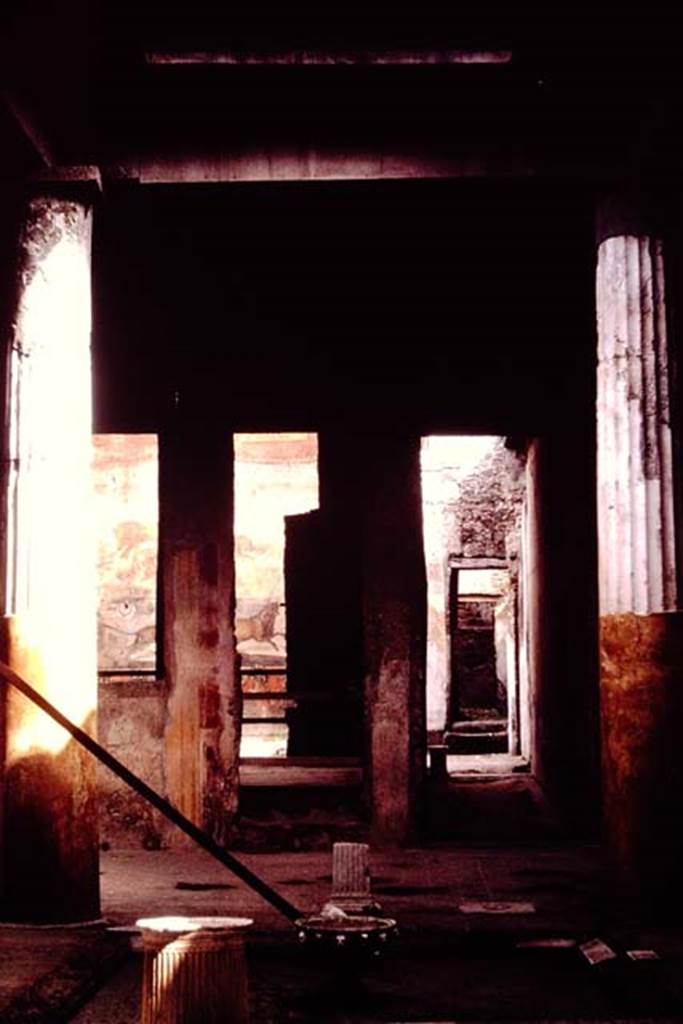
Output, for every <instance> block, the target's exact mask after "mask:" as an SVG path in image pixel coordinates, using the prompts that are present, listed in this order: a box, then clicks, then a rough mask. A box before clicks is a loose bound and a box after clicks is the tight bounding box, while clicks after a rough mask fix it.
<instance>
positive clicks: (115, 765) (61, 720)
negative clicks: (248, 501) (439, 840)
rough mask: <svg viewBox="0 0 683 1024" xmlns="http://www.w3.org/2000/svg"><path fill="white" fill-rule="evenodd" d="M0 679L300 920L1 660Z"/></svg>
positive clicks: (278, 906) (265, 896) (251, 885)
mask: <svg viewBox="0 0 683 1024" xmlns="http://www.w3.org/2000/svg"><path fill="white" fill-rule="evenodd" d="M0 677H2V678H3V679H4V680H5V681H6V682H8V683H11V685H12V686H14V687H15V688H16V689H17V690H19V692H20V693H23V695H24V696H25V697H27V698H28V699H29V700H31V701H33V703H34V704H36V705H37V706H38V707H39V708H40V709H41V711H44V712H45V714H47V715H49V716H50V718H52V719H54V721H55V722H57V723H58V724H59V725H61V726H62V728H63V729H66V731H67V732H68V733H70V735H71V736H73V738H74V739H75V740H76V742H77V743H80V744H81V746H82V747H85V749H86V750H87V751H89V752H90V753H91V754H92V755H93V757H96V758H97V760H98V761H100V762H101V763H102V764H103V765H105V766H106V767H107V768H109V769H110V771H112V772H114V774H115V775H118V777H119V778H120V779H123V781H124V782H125V783H126V784H127V785H128V786H130V787H131V789H134V790H135V792H136V793H139V794H140V796H141V797H143V799H145V800H147V802H148V803H150V804H151V805H152V807H156V809H157V810H158V811H160V812H161V814H163V815H164V817H166V818H168V820H169V821H172V822H173V824H174V825H177V826H178V828H179V829H181V831H182V832H184V833H185V835H187V836H189V837H190V839H193V840H194V841H195V843H197V845H198V846H201V847H202V849H203V850H206V852H207V853H210V854H211V856H212V857H215V858H216V860H218V861H220V863H221V864H222V865H223V867H226V868H228V870H229V871H232V873H233V874H234V875H237V877H238V878H240V879H241V880H242V881H243V882H244V883H245V884H246V885H248V886H249V888H250V889H253V890H254V892H257V893H258V894H259V896H262V897H263V899H264V900H266V901H267V902H268V903H270V904H271V906H273V907H275V909H276V910H279V911H280V913H281V914H284V916H285V917H286V918H288V919H289V920H290V921H295V920H296V919H297V918H299V917H303V914H302V912H301V911H300V910H298V909H297V908H296V907H295V906H294V905H293V904H292V903H290V902H289V900H286V899H285V898H284V896H281V895H280V894H279V893H278V892H276V891H275V890H274V889H272V888H271V887H270V886H269V885H268V884H267V883H266V882H264V881H263V879H262V878H259V876H258V875H255V874H254V872H253V871H250V870H249V868H248V867H246V866H245V865H244V864H243V863H242V862H241V861H240V860H238V859H237V858H236V857H234V856H233V855H232V854H231V853H228V851H227V850H224V849H223V847H222V846H219V845H218V843H216V842H215V841H214V840H213V839H212V838H211V836H209V835H207V833H206V832H204V831H202V829H200V828H198V827H197V826H196V825H194V824H193V823H192V822H191V821H190V820H189V818H186V817H185V815H184V814H181V813H180V811H178V810H176V808H175V807H174V806H173V804H170V803H169V802H168V800H165V799H164V798H163V797H162V796H159V794H158V793H157V792H156V791H155V790H153V789H152V788H151V787H150V786H148V785H147V783H145V782H143V781H142V779H140V778H138V776H137V775H135V774H134V773H133V772H131V771H130V770H129V769H128V768H126V766H125V765H123V764H121V762H120V761H119V760H117V759H116V758H115V757H113V755H112V754H110V753H109V752H108V751H107V750H105V749H104V747H102V746H100V744H99V743H98V742H97V741H96V740H94V739H93V738H92V736H89V735H88V734H87V732H84V731H83V729H80V728H79V727H78V726H77V725H74V723H73V722H72V721H70V720H69V719H68V718H66V716H65V715H63V714H62V713H61V711H58V710H57V708H56V707H54V705H53V704H51V703H50V702H49V701H48V700H46V699H45V697H43V696H42V695H41V694H40V693H38V692H37V691H36V690H34V689H33V687H32V686H31V685H30V684H29V683H27V682H26V680H25V679H22V677H21V676H19V675H17V673H16V672H14V671H13V670H12V669H11V668H9V666H8V665H5V663H4V662H2V661H0Z"/></svg>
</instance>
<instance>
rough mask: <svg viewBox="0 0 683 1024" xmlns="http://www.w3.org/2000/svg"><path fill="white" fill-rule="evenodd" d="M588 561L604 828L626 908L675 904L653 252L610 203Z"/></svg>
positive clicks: (671, 645)
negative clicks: (593, 529)
mask: <svg viewBox="0 0 683 1024" xmlns="http://www.w3.org/2000/svg"><path fill="white" fill-rule="evenodd" d="M598 226H599V235H598V254H597V291H596V298H597V326H598V389H597V443H598V465H597V469H598V567H599V598H600V705H601V726H602V770H603V787H602V789H603V813H604V825H605V837H606V839H607V841H608V844H609V848H610V850H611V853H612V857H613V862H614V864H613V866H614V872H613V877H614V879H615V880H617V881H619V883H621V885H622V888H625V889H626V890H627V891H628V894H629V895H628V898H629V899H631V900H633V901H634V904H641V903H645V904H646V905H647V906H648V907H650V908H652V909H653V910H655V911H656V912H657V913H659V914H661V913H666V912H667V911H668V910H674V909H675V908H676V907H680V906H681V905H683V884H682V883H681V877H680V860H681V856H683V840H682V839H681V836H680V829H679V822H678V815H677V814H676V813H672V808H675V807H677V806H678V802H679V800H680V792H681V787H682V786H683V755H682V752H681V741H680V736H681V727H682V726H683V700H682V699H681V678H680V675H681V665H682V664H683V614H681V612H680V611H679V610H678V605H679V596H678V587H677V578H678V577H677V551H676V528H675V521H674V515H675V502H674V493H675V483H676V480H675V470H676V467H675V465H674V459H673V437H672V423H671V410H670V387H671V384H672V379H673V378H672V373H671V363H670V353H669V344H668V338H667V317H666V293H665V273H664V248H663V242H662V239H661V237H659V235H658V234H657V233H656V232H655V231H653V230H652V227H651V223H650V222H649V220H648V219H647V218H646V217H645V216H644V214H643V210H642V209H639V208H638V206H637V205H636V204H634V203H633V202H628V201H625V200H624V199H623V198H621V199H620V200H617V201H613V202H612V203H606V204H605V205H604V207H603V208H602V209H601V210H600V212H599V219H598Z"/></svg>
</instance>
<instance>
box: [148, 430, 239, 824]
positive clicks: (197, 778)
mask: <svg viewBox="0 0 683 1024" xmlns="http://www.w3.org/2000/svg"><path fill="white" fill-rule="evenodd" d="M159 535H160V551H161V573H162V587H161V590H162V603H163V609H162V621H163V634H164V640H163V650H164V670H165V678H166V683H167V688H168V708H167V724H166V732H165V749H166V786H167V793H168V797H169V799H170V800H171V802H172V803H173V804H175V806H176V807H177V808H178V810H180V811H182V813H183V814H185V815H186V816H187V817H188V818H189V819H190V820H191V821H193V822H194V823H195V824H196V825H198V826H200V827H202V828H204V829H206V831H207V832H209V833H210V834H211V835H212V836H213V838H214V839H215V840H216V841H217V842H220V843H222V842H225V841H226V840H227V838H228V835H229V831H230V826H231V824H232V820H233V818H234V815H235V813H236V810H237V802H238V790H239V745H240V734H241V721H242V695H241V689H240V678H239V672H238V671H237V658H236V652H235V637H234V619H235V572H234V560H233V546H234V545H233V451H232V441H231V436H230V434H228V433H223V432H221V431H218V432H216V431H215V430H211V429H203V428H202V427H201V425H198V424H194V425H190V424H187V423H184V424H183V423H181V424H179V425H178V426H177V427H175V428H173V429H169V430H167V431H166V432H165V433H163V434H162V435H161V436H160V438H159Z"/></svg>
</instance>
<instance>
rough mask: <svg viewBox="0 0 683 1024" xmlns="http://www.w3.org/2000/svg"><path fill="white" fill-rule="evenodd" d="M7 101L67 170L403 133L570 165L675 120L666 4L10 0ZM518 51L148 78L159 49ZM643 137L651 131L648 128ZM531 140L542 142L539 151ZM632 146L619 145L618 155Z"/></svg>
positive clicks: (189, 70)
mask: <svg viewBox="0 0 683 1024" xmlns="http://www.w3.org/2000/svg"><path fill="white" fill-rule="evenodd" d="M0 17H2V18H3V22H2V24H0V57H1V58H2V67H3V68H4V72H3V87H4V88H9V89H10V90H11V91H12V92H13V93H14V94H16V95H18V96H19V97H20V98H21V101H22V103H24V104H25V105H26V107H27V109H28V110H30V112H31V114H32V116H34V117H35V119H36V120H37V122H38V123H40V125H41V126H42V128H43V130H44V133H45V135H46V136H47V137H48V138H49V141H50V143H51V145H52V147H53V148H54V151H55V153H56V155H57V156H58V159H59V160H61V161H63V162H81V163H83V162H94V163H107V162H111V163H116V161H117V160H119V159H121V158H122V157H124V156H125V155H127V154H128V153H130V151H131V150H137V149H139V148H140V147H146V149H147V150H148V151H154V150H155V148H159V147H175V149H176V150H177V151H179V150H182V149H183V148H186V147H188V146H192V145H195V144H197V142H198V141H201V142H203V143H204V144H205V145H208V144H210V142H211V140H218V141H220V140H224V139H225V137H226V133H227V134H229V135H230V136H231V137H232V138H246V139H247V140H249V139H254V138H259V139H260V140H262V141H263V140H264V139H266V138H268V137H273V136H274V137H276V136H277V135H278V133H280V134H282V133H284V134H286V136H287V137H288V138H290V139H291V138H294V137H296V136H297V135H299V136H301V137H302V138H305V137H309V136H310V135H311V133H319V132H326V131H327V132H331V133H334V134H335V135H336V136H337V137H338V136H339V133H340V132H344V131H347V132H348V133H349V136H350V137H351V138H354V137H360V138H362V137H376V136H377V134H378V133H379V134H380V135H381V134H383V133H389V134H391V133H392V132H396V131H400V132H402V133H404V134H405V133H407V132H408V133H409V132H414V133H416V134H418V135H419V134H420V133H433V132H434V131H435V130H437V131H439V132H442V133H443V134H444V135H446V136H448V135H451V134H453V133H459V134H460V135H461V136H463V137H469V136H471V137H472V138H473V141H474V142H477V141H478V140H480V139H481V138H485V137H489V136H490V135H491V134H492V133H495V134H496V135H498V136H499V137H501V138H504V139H505V140H507V141H508V142H513V141H516V143H517V145H518V146H524V145H534V146H536V147H538V146H541V147H545V148H546V149H547V150H549V151H552V150H553V149H557V148H559V149H561V150H562V152H563V153H569V152H571V149H572V147H576V146H579V147H585V146H588V147H590V148H591V149H597V150H599V149H600V148H604V147H609V146H621V147H622V150H623V147H624V145H625V140H624V137H623V135H624V132H626V133H627V134H630V133H635V135H636V136H637V135H638V133H639V131H642V130H646V129H645V125H646V124H647V125H653V124H656V125H661V123H662V119H665V118H666V117H667V116H669V115H670V114H671V112H672V111H675V110H676V109H677V104H678V98H677V92H676V89H675V86H676V85H678V84H679V82H680V72H681V69H680V60H679V50H680V47H679V44H680V30H679V28H678V25H677V20H676V11H675V7H674V6H673V5H670V6H669V8H668V9H667V8H665V7H664V6H663V5H661V4H658V3H654V4H653V3H650V4H647V5H636V6H634V7H633V8H630V7H628V6H627V5H625V4H616V3H609V4H605V3H599V2H598V3H594V4H591V5H583V4H580V3H568V2H559V3H547V2H546V3H540V2H538V0H537V2H530V0H528V2H526V3H520V4H517V3H515V4H512V3H507V4H504V3H500V2H499V3H492V2H482V3H478V4H472V3H467V4H464V3H452V4H438V5H437V4H433V3H429V2H426V3H421V4H419V5H418V4H410V5H396V4H394V5H391V6H390V5H379V4H377V3H376V2H371V0H368V2H367V3H365V4H363V5H361V4H359V3H358V4H354V3H345V4H341V3H335V2H330V3H324V4H323V3H308V4H286V5H285V4H282V3H279V4H276V3H273V2H271V3H266V2H264V0H253V2H251V3H242V4H227V3H223V4H221V3H216V2H214V3H209V2H207V0H197V2H193V3H189V2H185V3H182V4H180V3H175V4H174V3H162V2H161V0H119V2H116V3H114V2H105V0H99V2H98V0H9V2H8V3H7V4H6V5H5V7H4V10H3V12H2V14H1V15H0ZM392 47H406V48H410V49H414V50H422V51H423V52H428V51H429V50H434V49H437V50H443V49H445V48H448V47H454V48H460V49H464V50H467V49H475V50H476V49H485V50H491V49H494V50H495V49H500V48H503V49H510V50H511V51H512V54H513V60H512V62H511V64H510V65H509V66H483V67H482V66H478V67H472V66H468V67H461V66H458V67H453V66H451V67H411V68H399V69H396V68H388V67H362V66H356V67H348V66H343V67H325V68H315V67H307V68H301V67H278V68H272V67H271V68H267V67H258V68H254V67H225V66H209V67H206V66H205V67H200V66H182V67H173V66H162V67H158V66H150V65H149V64H148V63H146V61H145V54H146V53H148V52H150V51H153V50H159V49H162V50H163V49H166V50H175V51H188V50H205V51H213V52H215V51H220V50H222V49H229V50H231V51H233V52H235V53H242V54H248V53H252V54H254V53H255V54H258V55H260V56H261V57H263V58H267V56H268V54H272V53H274V52H280V51H282V50H287V49H294V50H297V49H298V50H301V49H305V48H318V49H324V50H326V51H327V52H328V53H330V54H333V53H335V52H337V53H338V52H341V51H346V50H355V51H359V52H364V51H367V50H372V49H374V50H376V51H382V50H387V49H390V48H392ZM650 130H656V129H654V128H651V129H650ZM539 133H540V136H541V137H539ZM627 148H628V147H627Z"/></svg>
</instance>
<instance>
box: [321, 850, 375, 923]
mask: <svg viewBox="0 0 683 1024" xmlns="http://www.w3.org/2000/svg"><path fill="white" fill-rule="evenodd" d="M368 852H369V847H368V844H367V843H334V845H333V846H332V896H331V902H332V903H334V904H335V906H337V907H341V909H342V910H344V911H346V913H347V914H367V913H369V912H370V911H376V910H377V909H378V908H377V905H376V904H375V903H374V901H373V899H372V895H371V893H370V865H369V863H368Z"/></svg>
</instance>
